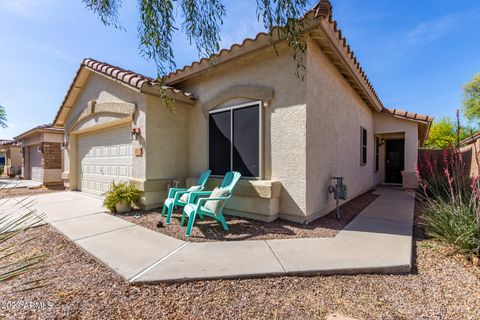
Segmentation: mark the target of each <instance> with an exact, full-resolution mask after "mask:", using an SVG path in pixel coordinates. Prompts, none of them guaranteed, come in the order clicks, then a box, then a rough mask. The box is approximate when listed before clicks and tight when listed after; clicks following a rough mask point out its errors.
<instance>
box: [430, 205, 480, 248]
mask: <svg viewBox="0 0 480 320" xmlns="http://www.w3.org/2000/svg"><path fill="white" fill-rule="evenodd" d="M425 213H426V215H425V222H426V232H427V235H428V236H430V237H433V238H435V239H438V240H442V241H445V242H447V243H450V244H453V245H454V246H456V247H457V248H458V249H459V250H460V251H462V252H464V253H468V254H475V255H477V256H478V255H479V254H480V228H479V225H478V221H477V219H478V217H477V210H476V208H475V206H474V205H473V203H452V202H451V201H450V202H448V201H445V200H443V199H441V198H440V199H431V200H429V201H428V206H427V208H426V209H425Z"/></svg>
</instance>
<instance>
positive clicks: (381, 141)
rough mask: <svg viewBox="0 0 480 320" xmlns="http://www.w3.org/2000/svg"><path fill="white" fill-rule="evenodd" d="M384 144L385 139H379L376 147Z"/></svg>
mask: <svg viewBox="0 0 480 320" xmlns="http://www.w3.org/2000/svg"><path fill="white" fill-rule="evenodd" d="M384 144H385V139H383V138H381V139H379V140H378V146H379V147H381V146H383V145H384Z"/></svg>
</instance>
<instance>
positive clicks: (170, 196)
mask: <svg viewBox="0 0 480 320" xmlns="http://www.w3.org/2000/svg"><path fill="white" fill-rule="evenodd" d="M186 190H188V189H187V188H170V189H169V190H168V198H173V197H174V196H175V194H176V193H177V192H178V191H186Z"/></svg>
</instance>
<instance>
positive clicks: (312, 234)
mask: <svg viewBox="0 0 480 320" xmlns="http://www.w3.org/2000/svg"><path fill="white" fill-rule="evenodd" d="M377 197H378V195H375V194H374V190H371V191H368V192H366V193H364V194H362V195H360V196H358V197H356V198H355V199H352V200H351V201H349V202H347V203H345V204H344V205H342V206H341V208H340V209H341V219H340V220H337V219H336V218H335V211H332V212H330V213H329V214H328V215H326V216H324V217H322V218H320V219H318V220H316V221H314V222H312V223H310V224H308V225H302V224H298V223H293V222H289V221H285V220H282V219H277V220H276V221H274V222H270V223H265V222H260V221H255V220H251V219H245V218H240V217H232V216H226V219H227V223H228V225H229V228H230V230H229V231H227V232H225V231H224V230H223V228H222V227H221V226H220V225H219V224H218V223H217V222H216V221H214V220H213V219H211V218H208V217H207V218H205V220H201V219H197V221H196V222H195V226H194V228H193V229H192V234H191V235H190V238H189V240H190V241H196V242H205V241H238V240H259V239H288V238H333V237H335V236H336V235H337V233H338V232H339V231H340V230H342V229H343V227H345V225H347V224H348V223H349V222H350V221H352V220H353V218H355V217H356V216H357V214H359V213H360V212H361V211H362V210H363V209H365V208H366V207H367V206H368V205H369V204H370V203H372V202H373V201H374V200H375V199H376V198H377ZM161 213H162V210H161V208H159V209H155V210H148V211H142V210H138V211H133V212H130V213H128V214H117V216H118V217H120V218H123V219H125V220H128V221H130V222H132V223H135V224H138V225H141V226H143V227H145V228H149V229H152V230H154V231H157V232H161V233H164V234H166V235H169V236H171V237H175V238H178V239H182V240H185V226H184V227H181V226H180V218H181V210H177V211H176V212H174V214H173V215H172V219H171V223H170V224H169V225H167V224H166V223H165V221H166V217H162V215H161ZM159 221H162V223H163V227H162V228H158V227H157V223H158V222H159Z"/></svg>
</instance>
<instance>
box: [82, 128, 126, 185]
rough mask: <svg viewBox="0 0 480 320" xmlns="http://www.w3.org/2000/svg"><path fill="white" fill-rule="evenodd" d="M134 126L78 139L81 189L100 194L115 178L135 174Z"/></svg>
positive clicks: (117, 179) (123, 179)
mask: <svg viewBox="0 0 480 320" xmlns="http://www.w3.org/2000/svg"><path fill="white" fill-rule="evenodd" d="M132 157H133V155H132V144H131V140H130V126H124V127H119V128H115V129H109V130H105V131H100V132H97V133H93V134H88V135H81V136H79V137H78V142H77V189H78V190H82V191H86V192H91V193H96V194H100V193H103V192H106V191H108V189H109V188H110V184H111V182H112V181H115V182H119V181H128V180H129V179H130V178H131V177H132Z"/></svg>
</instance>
